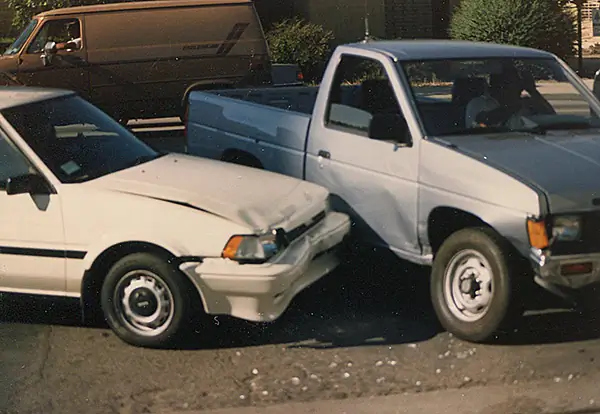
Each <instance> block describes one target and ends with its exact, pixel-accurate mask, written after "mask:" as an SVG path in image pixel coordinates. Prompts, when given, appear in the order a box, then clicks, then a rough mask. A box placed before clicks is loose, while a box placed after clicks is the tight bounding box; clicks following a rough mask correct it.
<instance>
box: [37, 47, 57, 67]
mask: <svg viewBox="0 0 600 414" xmlns="http://www.w3.org/2000/svg"><path fill="white" fill-rule="evenodd" d="M56 50H57V49H56V42H48V43H46V45H45V46H44V53H42V54H41V56H40V59H42V62H44V66H49V65H51V64H52V60H54V59H53V58H54V55H55V54H56Z"/></svg>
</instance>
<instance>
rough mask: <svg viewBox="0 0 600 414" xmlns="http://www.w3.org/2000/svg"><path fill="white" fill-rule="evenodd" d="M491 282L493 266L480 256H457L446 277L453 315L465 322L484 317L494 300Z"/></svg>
mask: <svg viewBox="0 0 600 414" xmlns="http://www.w3.org/2000/svg"><path fill="white" fill-rule="evenodd" d="M492 279H493V274H492V269H491V267H490V264H489V262H488V261H487V259H486V258H485V257H484V256H483V255H482V254H481V253H479V252H478V251H475V250H462V251H460V252H458V253H456V254H455V255H454V257H453V258H452V259H451V260H450V263H449V264H448V266H447V267H446V271H445V274H444V297H445V300H446V303H447V305H448V309H449V310H450V312H452V314H453V315H454V316H455V317H456V318H458V319H460V320H462V321H465V322H475V321H478V320H479V319H481V318H483V316H484V315H485V314H486V313H487V312H488V310H489V305H490V303H491V301H492V294H493V293H492Z"/></svg>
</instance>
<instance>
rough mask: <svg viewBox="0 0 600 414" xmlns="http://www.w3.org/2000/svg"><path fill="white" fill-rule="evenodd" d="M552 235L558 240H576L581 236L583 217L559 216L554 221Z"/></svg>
mask: <svg viewBox="0 0 600 414" xmlns="http://www.w3.org/2000/svg"><path fill="white" fill-rule="evenodd" d="M552 237H553V238H555V239H556V240H558V241H576V240H579V239H580V238H581V217H579V216H557V217H554V220H553V222H552Z"/></svg>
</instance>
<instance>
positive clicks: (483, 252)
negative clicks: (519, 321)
mask: <svg viewBox="0 0 600 414" xmlns="http://www.w3.org/2000/svg"><path fill="white" fill-rule="evenodd" d="M511 253H512V252H511V251H510V250H509V246H508V243H507V242H506V241H505V240H504V239H502V237H501V236H500V235H498V234H497V233H496V232H494V231H493V230H492V229H489V228H469V229H464V230H460V231H458V232H456V233H454V234H453V235H451V236H450V237H448V239H446V241H445V242H444V243H443V244H442V246H441V247H440V249H439V251H438V252H437V254H436V257H435V260H434V263H433V269H432V281H431V298H432V302H433V307H434V310H435V312H436V315H437V317H438V319H439V321H440V323H441V324H442V326H443V327H444V328H445V329H446V330H447V331H448V332H451V333H453V334H454V335H456V336H457V337H459V338H461V339H464V340H467V341H471V342H485V341H489V340H491V339H494V338H495V337H496V336H498V335H499V334H500V333H502V332H505V331H506V330H507V329H509V328H510V327H511V326H512V324H513V323H514V322H515V319H516V318H517V317H518V316H520V315H522V314H523V307H522V302H521V300H519V296H520V295H519V293H520V292H518V290H517V287H516V286H515V277H519V276H521V277H525V276H522V275H516V274H514V273H515V272H517V266H515V264H516V260H515V259H513V258H512V257H511Z"/></svg>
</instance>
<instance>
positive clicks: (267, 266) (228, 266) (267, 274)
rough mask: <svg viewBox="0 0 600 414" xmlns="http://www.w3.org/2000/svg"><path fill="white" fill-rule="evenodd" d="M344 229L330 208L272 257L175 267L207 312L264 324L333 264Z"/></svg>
mask: <svg viewBox="0 0 600 414" xmlns="http://www.w3.org/2000/svg"><path fill="white" fill-rule="evenodd" d="M349 232H350V219H349V218H348V216H347V215H345V214H342V213H336V212H331V213H328V214H327V216H326V217H325V218H324V219H323V221H322V222H321V223H320V224H319V225H317V226H315V227H314V228H313V229H311V230H310V231H309V232H307V233H306V234H305V235H304V236H302V237H301V238H299V239H298V240H296V241H294V242H293V243H292V244H291V245H290V246H288V248H287V249H286V250H285V251H283V252H282V253H281V254H280V255H279V256H277V257H276V258H275V259H274V260H273V261H270V262H267V263H264V264H256V265H255V264H239V263H238V262H235V261H232V260H228V259H221V258H213V259H205V260H204V261H203V262H202V263H183V264H182V265H181V266H180V269H181V271H183V272H184V273H185V274H186V275H187V276H188V277H189V278H190V279H191V280H192V281H193V282H194V283H195V285H196V287H197V288H198V290H199V292H200V294H201V296H202V301H203V304H204V309H205V311H206V312H207V313H208V314H212V315H230V316H234V317H237V318H241V319H245V320H248V321H253V322H269V321H273V320H275V319H277V318H279V317H280V316H281V315H282V314H283V312H284V311H285V310H286V309H287V308H288V306H289V305H290V303H291V301H292V299H293V298H294V297H295V296H296V295H297V294H298V293H300V292H301V291H302V290H304V289H305V288H307V287H308V286H310V285H311V284H313V283H314V282H316V281H317V280H319V279H320V278H321V277H323V276H325V275H326V274H328V273H330V272H331V271H332V270H334V269H335V268H336V267H337V266H338V264H339V259H338V256H337V254H336V252H335V250H336V248H338V247H340V246H342V242H343V241H344V239H345V238H346V236H347V235H348V233H349Z"/></svg>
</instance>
